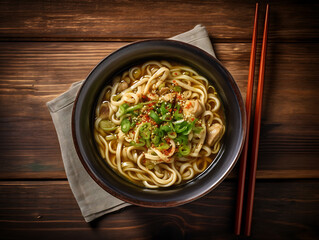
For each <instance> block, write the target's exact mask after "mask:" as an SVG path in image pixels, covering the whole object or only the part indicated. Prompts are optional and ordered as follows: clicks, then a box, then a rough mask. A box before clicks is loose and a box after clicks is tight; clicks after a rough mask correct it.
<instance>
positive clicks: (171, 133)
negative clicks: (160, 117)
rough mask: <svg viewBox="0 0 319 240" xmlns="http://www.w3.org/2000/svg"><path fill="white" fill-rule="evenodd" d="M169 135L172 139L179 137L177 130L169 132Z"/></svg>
mask: <svg viewBox="0 0 319 240" xmlns="http://www.w3.org/2000/svg"><path fill="white" fill-rule="evenodd" d="M167 136H168V137H169V138H171V139H174V138H176V137H177V133H176V132H169V133H167Z"/></svg>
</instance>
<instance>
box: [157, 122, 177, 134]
mask: <svg viewBox="0 0 319 240" xmlns="http://www.w3.org/2000/svg"><path fill="white" fill-rule="evenodd" d="M160 130H161V131H164V132H172V131H174V127H173V125H172V124H171V122H170V124H165V125H162V126H160Z"/></svg>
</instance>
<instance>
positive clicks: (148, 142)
mask: <svg viewBox="0 0 319 240" xmlns="http://www.w3.org/2000/svg"><path fill="white" fill-rule="evenodd" d="M146 147H148V148H150V147H151V141H150V140H149V139H146Z"/></svg>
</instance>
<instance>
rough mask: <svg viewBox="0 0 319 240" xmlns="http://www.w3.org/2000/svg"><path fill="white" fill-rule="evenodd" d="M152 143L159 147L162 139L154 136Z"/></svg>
mask: <svg viewBox="0 0 319 240" xmlns="http://www.w3.org/2000/svg"><path fill="white" fill-rule="evenodd" d="M151 138H152V143H154V144H155V145H158V144H159V143H160V142H161V137H160V136H158V135H152V137H151Z"/></svg>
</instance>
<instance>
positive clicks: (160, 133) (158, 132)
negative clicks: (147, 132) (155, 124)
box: [154, 128, 164, 138]
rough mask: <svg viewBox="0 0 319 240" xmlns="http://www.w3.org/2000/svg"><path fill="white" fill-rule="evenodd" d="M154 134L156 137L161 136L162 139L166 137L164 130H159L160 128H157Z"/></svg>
mask: <svg viewBox="0 0 319 240" xmlns="http://www.w3.org/2000/svg"><path fill="white" fill-rule="evenodd" d="M154 134H155V135H156V136H159V137H160V138H162V137H164V131H162V130H161V129H159V128H156V129H155V130H154Z"/></svg>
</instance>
